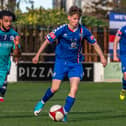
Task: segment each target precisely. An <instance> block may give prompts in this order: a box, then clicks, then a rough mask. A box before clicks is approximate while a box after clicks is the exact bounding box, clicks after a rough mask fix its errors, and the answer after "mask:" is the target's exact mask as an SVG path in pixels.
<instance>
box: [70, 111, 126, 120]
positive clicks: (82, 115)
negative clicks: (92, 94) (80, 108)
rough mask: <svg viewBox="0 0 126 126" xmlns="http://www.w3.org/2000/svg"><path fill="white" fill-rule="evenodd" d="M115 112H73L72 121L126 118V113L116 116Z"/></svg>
mask: <svg viewBox="0 0 126 126" xmlns="http://www.w3.org/2000/svg"><path fill="white" fill-rule="evenodd" d="M111 112H113V111H99V112H71V116H72V117H71V118H70V121H86V120H87V121H88V120H108V119H120V118H124V119H125V118H126V113H123V114H118V115H117V114H116V115H114V114H113V113H111Z"/></svg>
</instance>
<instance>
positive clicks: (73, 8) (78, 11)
mask: <svg viewBox="0 0 126 126" xmlns="http://www.w3.org/2000/svg"><path fill="white" fill-rule="evenodd" d="M74 14H78V15H79V16H80V17H81V15H82V10H81V9H80V8H79V7H77V6H75V5H74V6H71V7H70V9H69V12H68V15H70V16H72V15H74Z"/></svg>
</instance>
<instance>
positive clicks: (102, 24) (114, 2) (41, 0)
mask: <svg viewBox="0 0 126 126" xmlns="http://www.w3.org/2000/svg"><path fill="white" fill-rule="evenodd" d="M72 5H77V6H78V7H80V8H81V9H82V11H83V15H82V18H81V21H80V22H81V24H83V25H85V26H86V27H88V29H89V30H90V31H91V32H92V33H93V35H94V36H95V38H96V39H97V41H98V43H99V45H100V46H101V48H102V50H103V52H104V55H105V57H106V58H107V60H108V62H111V61H112V52H113V51H112V49H113V41H114V37H115V34H116V31H117V29H118V28H120V27H121V26H122V25H124V23H126V17H125V13H126V0H46V1H45V0H0V9H1V10H3V9H7V10H11V11H13V12H14V13H15V14H16V17H17V20H16V22H14V24H13V27H14V28H15V29H16V31H17V32H18V33H19V34H20V36H21V46H22V56H21V59H20V62H21V63H31V61H32V58H33V56H34V55H35V53H36V52H37V50H38V49H39V47H40V45H41V44H42V42H43V41H44V40H45V35H46V34H47V33H48V32H50V31H52V30H53V29H54V28H56V27H57V26H59V25H61V24H64V23H67V12H68V10H69V8H70V7H71V6H72ZM113 16H115V17H118V18H119V19H117V20H116V18H115V19H114V21H113V18H112V17H113ZM119 20H120V22H116V21H119ZM122 21H123V24H121V23H122ZM115 22H116V23H115ZM115 25H116V26H115ZM56 43H57V41H56V42H55V44H53V45H49V46H48V47H47V48H46V49H45V51H44V53H42V54H41V56H40V63H41V62H42V63H45V62H46V63H54V59H55V53H54V50H55V47H56ZM82 46H83V48H82V53H83V55H84V56H85V63H93V62H95V63H99V62H100V59H99V57H98V55H97V54H96V52H95V50H94V49H93V47H92V46H91V45H89V44H88V43H87V42H86V41H85V40H83V42H82ZM110 64H111V63H110ZM112 65H113V64H112ZM24 66H25V65H24ZM108 66H109V65H108ZM116 66H117V65H116ZM110 68H112V67H110ZM114 68H115V64H114ZM117 70H120V64H118V66H117ZM107 71H108V70H107ZM105 72H106V71H104V73H105ZM116 73H119V71H118V72H117V71H116ZM104 75H108V74H104ZM118 76H119V77H116V79H117V78H119V79H117V80H120V77H121V75H120V74H119V75H118ZM104 78H105V77H104Z"/></svg>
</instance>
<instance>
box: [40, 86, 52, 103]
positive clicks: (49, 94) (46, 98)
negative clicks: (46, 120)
mask: <svg viewBox="0 0 126 126" xmlns="http://www.w3.org/2000/svg"><path fill="white" fill-rule="evenodd" d="M53 95H54V93H53V92H52V91H51V88H48V89H47V91H46V93H45V95H44V97H43V98H42V102H44V103H45V102H47V101H48V100H49V99H50V98H51V97H52V96H53Z"/></svg>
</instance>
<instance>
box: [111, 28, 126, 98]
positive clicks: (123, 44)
mask: <svg viewBox="0 0 126 126" xmlns="http://www.w3.org/2000/svg"><path fill="white" fill-rule="evenodd" d="M118 43H119V47H120V59H119V57H118V55H117V44H118ZM113 60H114V61H119V60H121V65H122V73H123V78H122V90H121V92H120V99H121V100H124V99H125V94H126V26H123V27H122V28H121V29H119V30H118V31H117V34H116V37H115V40H114V47H113Z"/></svg>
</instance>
